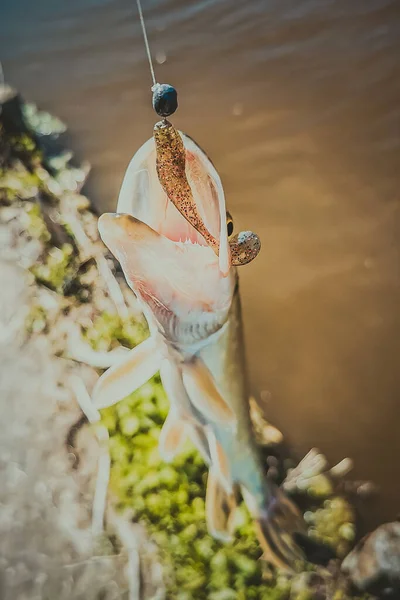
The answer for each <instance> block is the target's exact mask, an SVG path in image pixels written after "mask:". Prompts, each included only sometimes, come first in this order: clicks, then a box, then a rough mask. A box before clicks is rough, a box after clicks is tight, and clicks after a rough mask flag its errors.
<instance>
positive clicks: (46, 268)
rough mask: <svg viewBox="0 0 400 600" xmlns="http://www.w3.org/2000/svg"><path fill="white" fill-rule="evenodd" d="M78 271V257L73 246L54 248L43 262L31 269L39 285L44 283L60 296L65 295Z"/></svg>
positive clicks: (66, 245)
mask: <svg viewBox="0 0 400 600" xmlns="http://www.w3.org/2000/svg"><path fill="white" fill-rule="evenodd" d="M76 271H77V264H76V257H75V254H74V249H73V246H72V245H71V244H63V245H62V247H61V248H57V247H55V246H53V247H52V248H50V250H49V251H48V253H47V255H46V258H45V260H44V261H43V262H41V263H37V264H35V265H33V266H32V267H31V272H32V274H33V275H34V276H35V278H36V280H37V281H38V283H42V284H44V285H46V286H47V287H49V288H50V289H52V290H54V291H55V292H57V293H58V294H64V293H65V291H66V288H67V286H68V285H69V284H70V282H71V281H72V279H73V278H74V277H75V275H76Z"/></svg>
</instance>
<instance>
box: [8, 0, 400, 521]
mask: <svg viewBox="0 0 400 600" xmlns="http://www.w3.org/2000/svg"><path fill="white" fill-rule="evenodd" d="M143 4H144V11H145V14H146V17H147V25H148V31H149V36H150V41H151V44H152V49H153V54H154V55H155V56H156V57H157V60H158V63H160V64H157V62H156V72H157V77H158V80H159V81H166V82H169V83H173V84H174V85H175V86H176V87H177V88H178V90H179V94H180V109H179V111H178V113H177V115H176V116H175V118H174V123H175V124H176V125H178V126H179V127H180V128H181V129H183V130H185V131H187V132H188V133H189V134H190V135H191V136H193V137H194V138H195V139H196V140H197V141H198V142H199V144H200V145H201V146H202V147H204V148H205V149H206V150H207V152H208V153H209V155H210V156H211V157H212V159H213V161H214V162H215V164H216V166H217V168H218V169H219V171H220V173H221V176H222V179H223V182H224V184H225V190H226V195H227V199H228V203H229V207H230V209H231V211H232V212H233V214H234V215H235V216H236V221H237V226H238V227H240V228H241V229H243V228H246V229H247V228H248V229H254V230H256V231H257V232H258V233H259V234H260V236H261V238H262V241H263V251H262V254H261V256H260V257H259V258H258V259H257V261H255V262H254V263H253V264H251V265H249V266H248V267H246V268H243V269H242V271H241V276H242V277H241V282H242V296H243V302H244V316H245V327H246V336H247V344H248V355H249V367H250V371H251V379H252V384H253V387H254V389H255V390H258V392H261V393H262V394H263V397H264V399H266V400H267V401H268V407H269V414H270V417H271V419H272V420H273V421H274V422H275V423H277V424H278V426H280V427H281V428H282V430H283V431H284V433H285V434H286V436H287V437H288V439H289V441H290V443H291V444H292V445H293V447H294V448H295V449H296V451H297V452H298V453H299V454H301V453H304V452H305V451H306V450H308V449H309V447H310V446H315V445H316V446H319V447H320V448H321V449H322V450H323V451H324V452H326V453H327V455H328V457H329V458H330V459H331V460H332V461H334V460H339V459H340V458H342V457H343V456H345V455H350V456H352V457H353V458H354V459H355V462H356V465H357V468H356V476H357V477H361V478H372V479H374V480H375V481H376V482H377V483H379V484H380V485H381V486H382V497H381V499H380V500H379V502H378V504H377V508H376V509H375V513H374V517H373V518H374V519H376V520H383V519H389V518H393V517H394V516H395V515H396V514H397V513H398V512H399V511H400V466H399V465H400V408H399V403H400V393H399V392H400V311H399V305H400V271H399V269H400V261H399V250H400V238H399V236H400V219H399V204H400V202H399V172H400V61H399V56H400V5H399V3H398V2H396V0H387V1H385V0H352V1H351V2H350V0H347V1H345V0H264V1H263V0H248V1H246V2H238V1H236V0H205V1H202V2H200V1H196V2H194V1H187V0H153V1H151V0H149V1H147V0H144V2H143ZM1 15H2V18H1V20H0V59H1V60H2V61H3V66H4V70H5V74H6V77H7V79H8V80H9V81H10V82H11V83H13V84H15V85H16V86H17V87H18V88H20V89H21V90H22V92H23V93H24V95H25V96H26V97H27V98H29V99H32V100H34V101H36V102H37V103H38V104H40V105H41V106H42V107H43V108H47V109H49V110H51V111H53V112H54V113H56V114H57V115H59V116H60V117H61V118H63V119H64V120H65V121H66V122H67V123H68V124H69V126H70V131H71V134H72V136H73V145H74V147H75V149H77V150H78V151H79V153H80V154H81V155H82V156H84V157H86V158H87V159H89V160H90V162H91V163H92V164H93V167H94V170H93V175H92V179H91V183H90V187H91V190H90V191H91V193H92V197H93V198H94V199H95V201H96V203H97V206H98V208H99V209H100V210H103V209H106V208H107V209H112V208H113V207H114V206H115V202H116V197H117V193H118V189H119V186H120V183H121V180H122V177H123V173H124V170H125V167H126V165H127V163H128V161H129V159H130V157H131V155H132V154H133V153H134V152H135V151H136V149H137V148H138V147H139V145H140V144H142V142H143V141H145V140H146V139H147V138H148V137H150V135H151V132H152V126H153V123H154V114H153V112H152V109H151V102H150V89H149V88H150V84H151V82H150V76H149V71H148V65H147V63H146V58H145V54H144V47H143V42H142V38H141V32H140V29H139V22H138V18H137V13H136V6H135V3H134V0H70V1H69V2H68V3H67V2H63V1H62V0H41V1H40V2H38V3H34V4H32V2H31V1H30V0H3V2H2V7H1Z"/></svg>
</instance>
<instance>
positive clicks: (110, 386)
mask: <svg viewBox="0 0 400 600" xmlns="http://www.w3.org/2000/svg"><path fill="white" fill-rule="evenodd" d="M160 363H161V351H160V349H159V347H158V342H157V340H156V339H154V338H153V337H152V336H151V337H149V338H148V339H147V340H145V341H144V342H142V343H141V344H139V345H138V346H136V347H135V348H133V350H130V351H129V352H127V353H126V355H125V356H124V357H123V358H122V360H121V361H120V362H119V363H118V364H116V365H114V366H113V367H111V368H110V369H108V370H107V371H106V372H105V373H103V375H102V376H101V377H100V378H99V379H98V381H97V383H96V385H95V386H94V389H93V393H92V400H93V404H94V405H95V406H96V408H106V407H107V406H112V405H113V404H116V403H117V402H119V401H120V400H122V399H123V398H125V396H127V395H128V394H131V393H132V392H134V391H135V390H137V389H138V388H139V387H141V386H142V385H143V384H144V383H146V381H148V380H149V379H150V378H151V377H152V376H153V375H155V374H156V373H157V371H158V370H159V368H160Z"/></svg>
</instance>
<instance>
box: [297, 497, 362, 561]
mask: <svg viewBox="0 0 400 600" xmlns="http://www.w3.org/2000/svg"><path fill="white" fill-rule="evenodd" d="M306 517H307V521H308V523H309V524H310V525H311V527H310V529H309V531H308V534H309V536H310V537H312V538H314V539H315V540H317V541H321V542H324V543H325V544H327V545H329V546H330V547H331V548H332V549H333V550H334V551H335V553H336V555H337V556H339V558H343V557H344V556H346V554H347V553H348V552H349V551H350V549H351V547H352V546H353V543H354V539H355V535H356V532H355V525H354V524H355V513H354V509H353V507H352V506H351V504H350V503H349V502H348V501H347V500H346V499H345V498H342V497H340V496H337V497H333V498H331V499H328V500H325V502H324V504H323V506H322V507H321V508H318V509H317V510H316V511H314V512H311V511H310V512H307V513H306Z"/></svg>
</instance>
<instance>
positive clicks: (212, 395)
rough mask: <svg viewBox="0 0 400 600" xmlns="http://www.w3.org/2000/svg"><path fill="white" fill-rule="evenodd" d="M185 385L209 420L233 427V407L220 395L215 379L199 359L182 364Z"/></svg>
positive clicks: (196, 404)
mask: <svg viewBox="0 0 400 600" xmlns="http://www.w3.org/2000/svg"><path fill="white" fill-rule="evenodd" d="M181 368H182V377H183V383H184V386H185V388H186V391H187V393H188V395H189V398H190V400H191V402H192V403H193V405H194V406H195V407H196V408H197V410H199V411H200V412H201V413H202V414H203V415H204V416H205V417H206V418H207V419H209V420H210V421H214V422H217V423H222V424H225V425H227V426H232V425H233V424H234V423H235V421H236V419H235V414H234V412H233V410H232V409H231V407H230V406H229V405H228V404H227V402H226V401H225V400H224V398H223V397H222V396H221V394H220V393H219V391H218V389H217V387H216V385H215V382H214V379H213V377H212V375H211V373H210V371H209V370H208V368H207V367H206V365H205V364H204V363H203V361H202V360H201V359H199V358H194V359H192V360H191V361H190V362H185V363H183V364H182V367H181Z"/></svg>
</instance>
